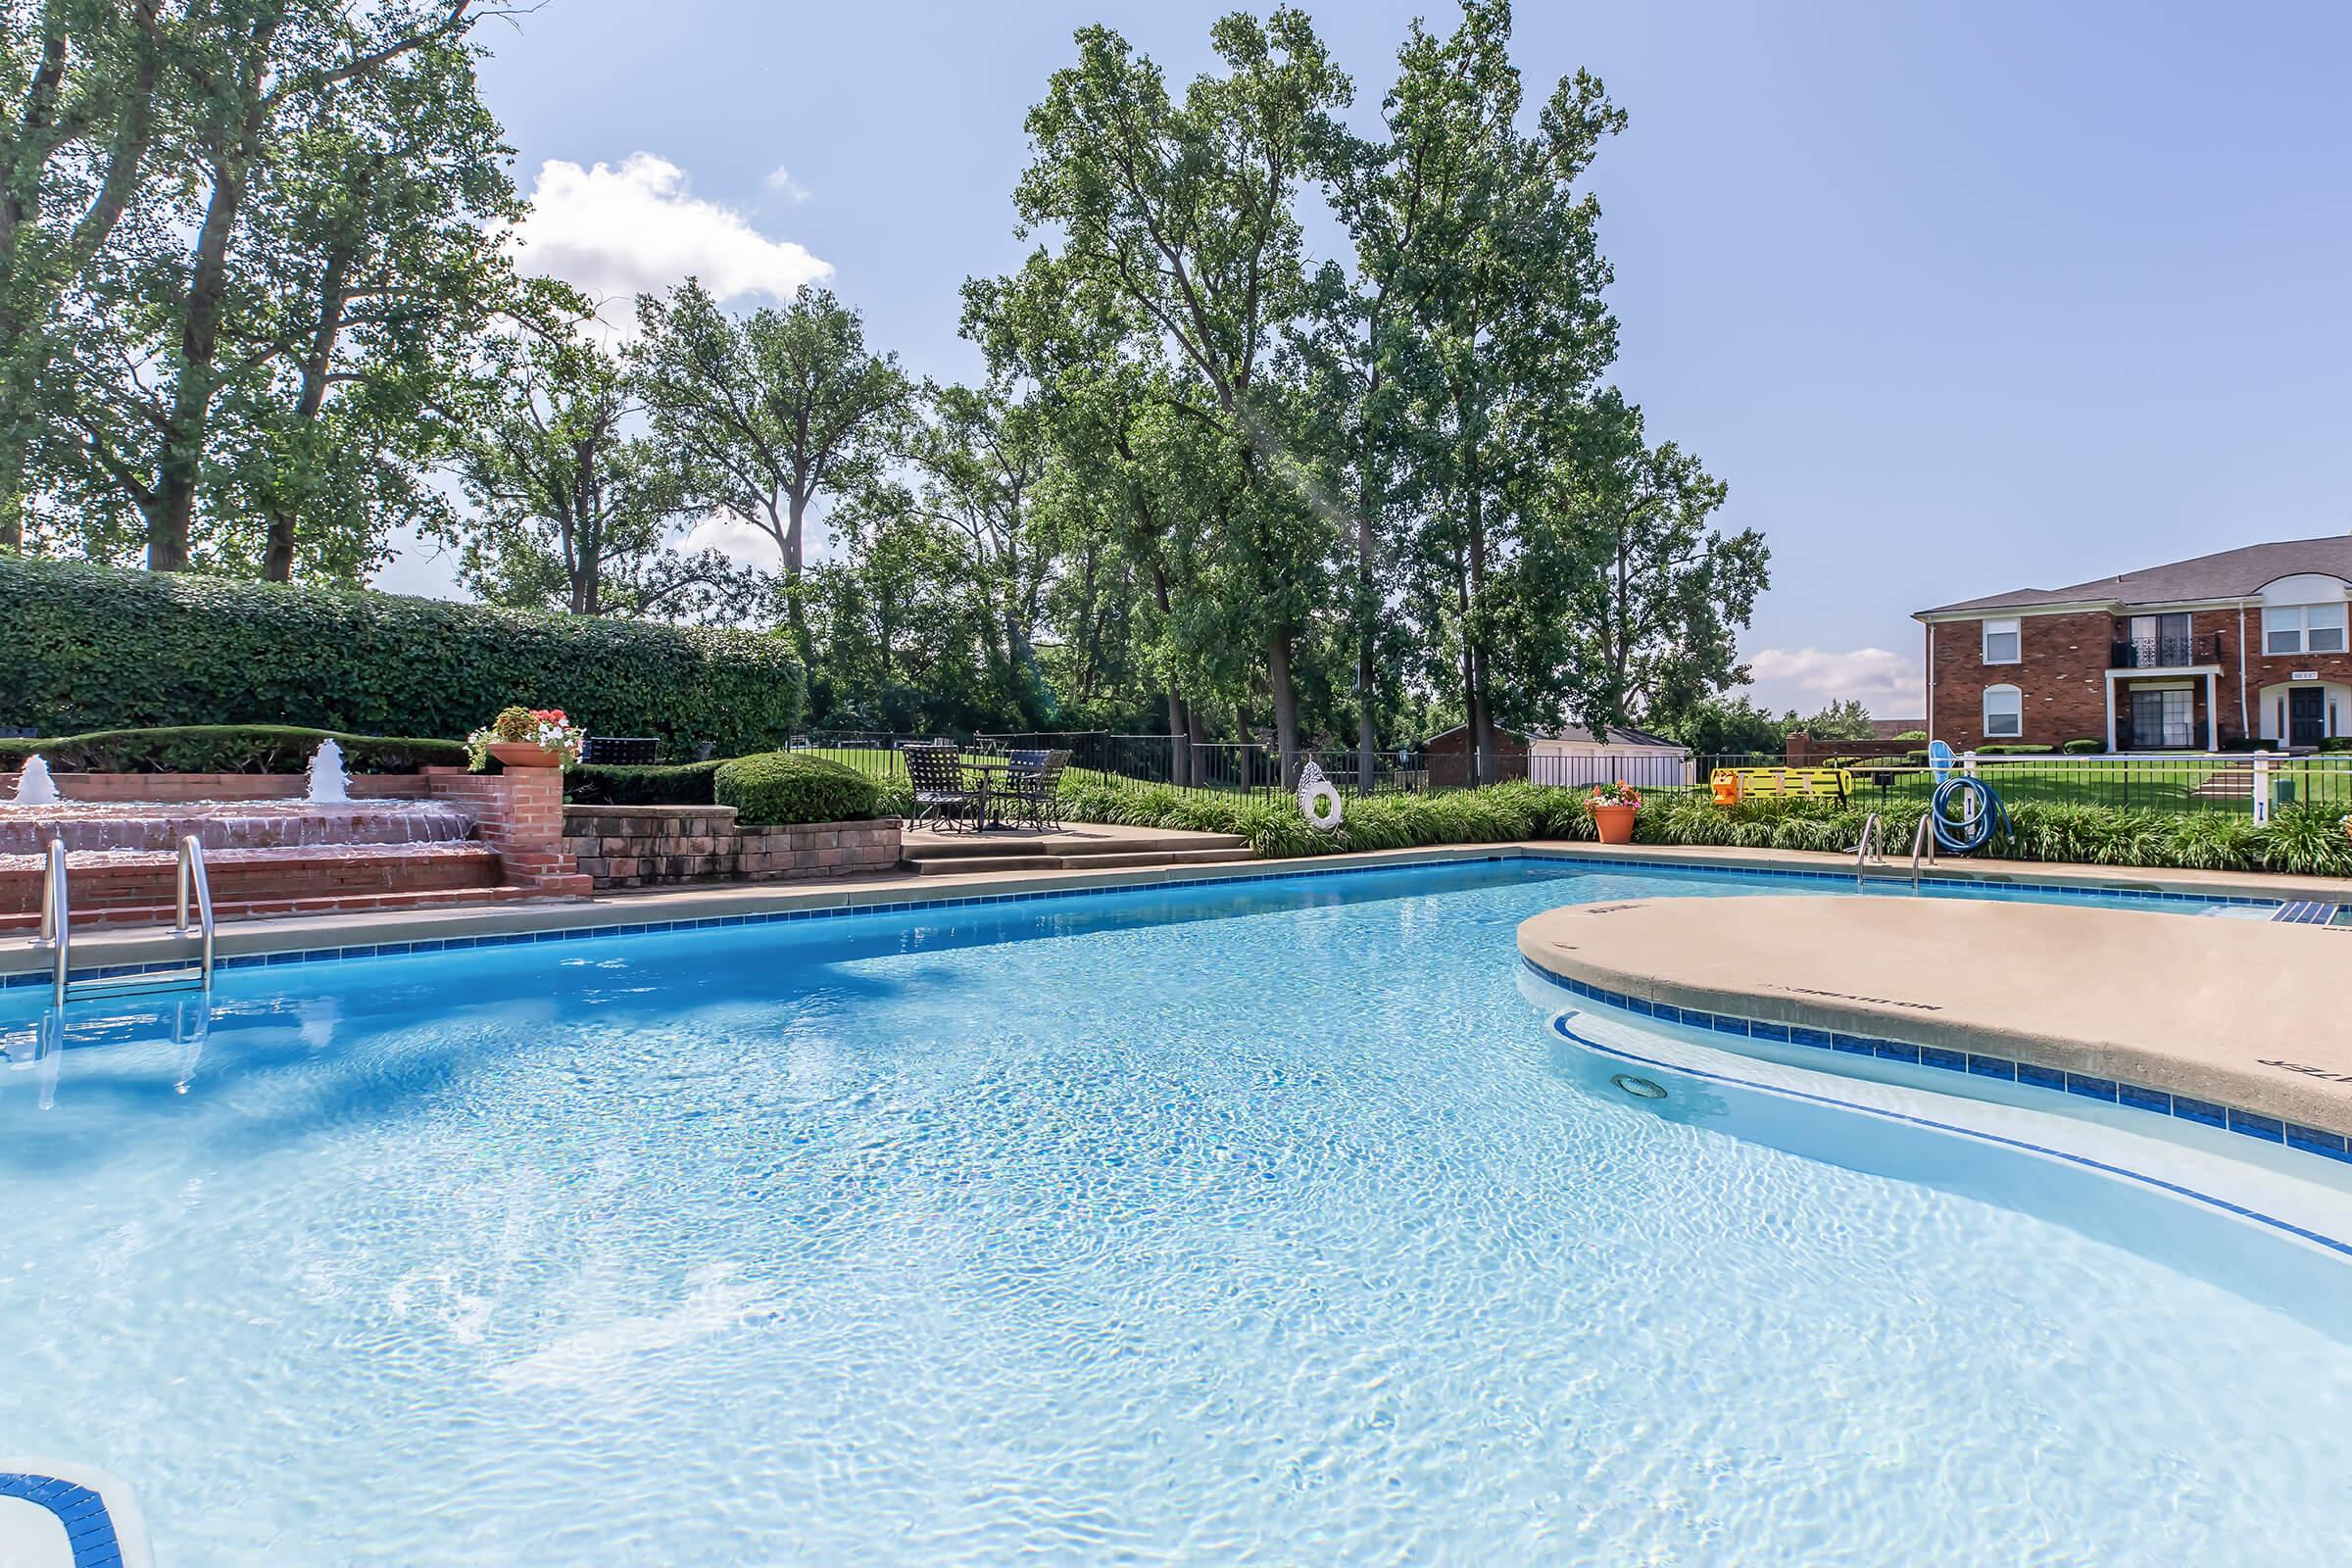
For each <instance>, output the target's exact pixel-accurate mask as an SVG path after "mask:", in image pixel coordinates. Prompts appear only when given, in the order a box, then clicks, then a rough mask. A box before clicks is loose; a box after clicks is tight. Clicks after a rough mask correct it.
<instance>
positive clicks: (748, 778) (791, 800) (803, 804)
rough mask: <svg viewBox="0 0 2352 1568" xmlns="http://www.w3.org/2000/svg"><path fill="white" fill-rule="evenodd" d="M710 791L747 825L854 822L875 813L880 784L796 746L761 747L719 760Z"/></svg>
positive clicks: (716, 799)
mask: <svg viewBox="0 0 2352 1568" xmlns="http://www.w3.org/2000/svg"><path fill="white" fill-rule="evenodd" d="M881 794H882V791H881V788H880V786H878V785H877V784H875V783H874V781H873V780H872V779H870V778H867V777H866V776H865V775H864V774H863V773H859V772H857V771H855V770H854V769H851V768H847V767H844V766H842V765H841V764H840V763H839V762H828V761H826V760H824V759H823V758H821V757H809V756H807V755H805V754H803V753H800V752H760V753H759V754H757V755H755V756H752V757H738V758H736V759H734V760H731V761H726V762H721V763H720V764H719V765H718V769H717V771H716V772H715V773H713V774H712V775H711V797H712V799H713V800H715V801H716V802H717V804H719V805H720V806H732V807H733V808H735V820H736V821H738V822H740V823H742V824H743V825H744V826H746V827H754V826H758V827H783V826H789V825H790V824H792V823H795V822H854V821H862V820H863V819H865V818H867V817H870V816H872V815H873V814H874V809H875V807H876V805H877V804H878V802H879V800H880V798H881Z"/></svg>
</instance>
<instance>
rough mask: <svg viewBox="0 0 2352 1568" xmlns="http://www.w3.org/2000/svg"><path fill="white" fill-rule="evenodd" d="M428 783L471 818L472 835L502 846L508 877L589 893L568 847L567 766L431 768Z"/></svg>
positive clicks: (536, 887)
mask: <svg viewBox="0 0 2352 1568" xmlns="http://www.w3.org/2000/svg"><path fill="white" fill-rule="evenodd" d="M424 775H425V787H426V788H427V789H429V790H430V791H431V792H432V795H433V798H434V799H435V800H444V801H447V802H449V803H450V804H451V805H452V806H455V807H456V808H458V809H460V810H462V811H464V812H465V813H466V815H467V816H469V817H471V818H473V836H474V837H475V838H476V839H478V840H480V841H481V842H482V843H484V844H488V845H490V846H492V847H493V848H495V849H496V850H497V851H498V861H499V866H500V868H501V871H502V873H503V874H504V876H505V878H506V880H507V881H508V882H510V883H512V884H514V885H515V886H516V887H526V888H530V889H532V890H533V891H534V892H539V893H552V894H565V895H574V896H579V897H585V896H587V895H588V894H589V893H590V892H592V891H594V883H593V882H592V881H591V880H590V879H589V878H588V877H586V876H583V875H581V874H580V873H579V871H578V869H577V867H576V866H575V865H574V864H573V861H572V857H571V855H570V853H569V852H568V851H566V850H565V849H564V770H563V769H562V768H560V767H510V768H508V769H506V770H505V771H504V772H501V773H468V772H466V770H465V769H463V768H457V767H428V768H426V769H425V770H424Z"/></svg>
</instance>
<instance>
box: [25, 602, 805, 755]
mask: <svg viewBox="0 0 2352 1568" xmlns="http://www.w3.org/2000/svg"><path fill="white" fill-rule="evenodd" d="M0 605H4V606H6V607H7V614H8V623H9V638H8V648H7V653H6V657H5V658H0V724H6V725H14V726H26V727H36V728H40V729H45V730H50V731H54V732H56V733H59V734H66V735H72V734H77V733H80V732H83V731H88V730H96V729H112V728H118V727H128V726H133V725H171V726H178V725H188V724H220V723H247V722H254V723H273V724H275V723H291V724H304V725H314V724H315V725H319V726H320V727H323V728H327V729H333V730H338V731H355V732H361V733H367V732H374V733H378V734H395V735H431V736H447V737H451V738H455V737H458V736H462V735H464V734H466V732H467V731H469V730H471V729H472V728H473V727H474V726H476V725H477V724H480V723H482V722H484V721H485V720H486V719H488V718H489V717H490V715H491V714H493V713H495V712H497V711H499V710H500V709H502V708H505V707H507V706H508V705H509V704H515V703H519V704H521V705H522V706H524V707H526V708H561V709H563V710H564V711H566V712H567V713H569V714H570V715H571V718H572V720H573V722H575V723H579V724H583V725H585V726H587V729H588V732H589V733H590V734H592V735H593V734H598V733H603V734H610V735H653V736H658V737H660V738H661V740H662V750H663V752H664V754H665V755H668V756H672V757H691V756H694V755H695V751H696V748H697V746H698V745H700V744H701V743H703V742H706V741H707V742H710V743H711V749H712V750H713V751H714V752H715V753H717V754H718V755H721V756H727V755H734V754H741V753H745V752H751V751H756V750H759V749H760V748H761V747H766V746H773V745H776V744H777V743H779V742H781V741H782V740H783V739H784V738H785V737H786V736H788V735H789V734H790V733H791V732H792V730H793V728H794V726H795V725H797V724H798V723H799V722H800V718H801V713H802V706H803V696H804V690H805V685H804V680H803V675H802V671H801V668H800V664H799V662H798V661H797V660H796V659H795V658H794V657H793V653H792V649H791V646H790V644H788V643H786V642H785V641H783V640H782V639H780V638H775V637H767V636H761V635H759V634H756V633H752V632H745V631H732V630H725V629H714V628H710V627H697V626H668V625H661V624H655V623H640V622H634V621H623V620H613V619H607V618H604V617H601V616H595V615H549V614H532V613H524V612H520V611H511V610H493V609H490V608H488V607H485V606H481V605H462V604H452V603H445V602H443V601H439V600H431V599H409V598H404V597H401V596H399V595H396V594H381V593H371V592H367V591H364V590H349V589H334V588H312V587H302V586H290V585H287V584H283V583H259V582H236V581H229V580H226V579H222V578H217V577H204V576H199V575H197V574H195V573H192V572H179V571H172V572H147V571H125V570H121V569H118V568H115V567H110V566H94V565H89V564H82V563H78V562H56V561H36V560H30V559H26V558H21V557H15V556H0Z"/></svg>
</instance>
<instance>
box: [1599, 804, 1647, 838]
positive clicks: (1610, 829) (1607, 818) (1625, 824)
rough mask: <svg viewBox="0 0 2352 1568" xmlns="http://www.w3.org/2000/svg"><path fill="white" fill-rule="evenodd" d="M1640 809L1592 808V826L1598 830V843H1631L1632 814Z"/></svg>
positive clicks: (1632, 831) (1632, 836)
mask: <svg viewBox="0 0 2352 1568" xmlns="http://www.w3.org/2000/svg"><path fill="white" fill-rule="evenodd" d="M1640 809H1641V808H1640V807H1638V806H1595V807H1593V826H1594V827H1596V828H1598V829H1600V842H1601V843H1603V844H1631V843H1633V842H1634V813H1635V812H1636V811H1638V810H1640Z"/></svg>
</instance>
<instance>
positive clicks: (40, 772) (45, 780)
mask: <svg viewBox="0 0 2352 1568" xmlns="http://www.w3.org/2000/svg"><path fill="white" fill-rule="evenodd" d="M17 804H18V805H19V806H55V805H56V804H57V781H56V780H55V779H53V778H51V777H50V776H49V764H48V762H47V761H45V760H42V758H41V757H40V756H39V754H37V753H36V754H34V755H33V756H31V757H27V758H26V759H25V771H24V772H22V773H20V774H18V775H17Z"/></svg>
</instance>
